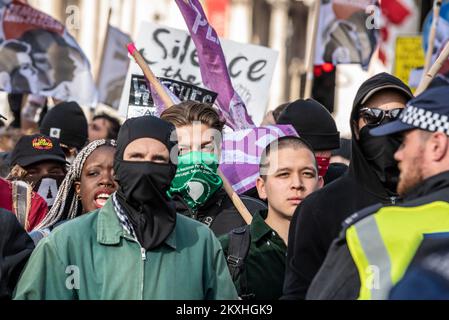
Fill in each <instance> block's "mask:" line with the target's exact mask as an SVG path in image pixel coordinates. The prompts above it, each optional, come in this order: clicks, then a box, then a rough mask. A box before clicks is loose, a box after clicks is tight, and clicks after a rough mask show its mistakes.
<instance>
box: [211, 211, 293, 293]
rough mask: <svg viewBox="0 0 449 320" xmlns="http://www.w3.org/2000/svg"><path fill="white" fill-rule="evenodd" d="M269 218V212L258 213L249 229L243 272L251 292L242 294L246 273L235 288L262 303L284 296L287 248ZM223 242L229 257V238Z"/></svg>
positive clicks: (237, 281)
mask: <svg viewBox="0 0 449 320" xmlns="http://www.w3.org/2000/svg"><path fill="white" fill-rule="evenodd" d="M266 215H267V212H266V211H265V210H264V211H259V212H258V213H255V214H254V216H253V220H252V222H251V225H250V229H249V230H250V235H251V243H250V246H249V252H248V255H247V256H246V258H245V260H244V269H243V271H242V273H244V274H245V276H246V283H247V292H241V286H240V281H241V275H242V273H241V274H240V275H239V276H238V277H237V279H236V280H235V281H234V284H235V286H236V288H237V291H238V292H239V294H253V295H254V299H258V300H276V299H279V298H280V297H281V296H282V287H283V284H284V274H285V260H286V254H287V246H286V245H285V243H284V240H282V239H281V237H279V235H278V234H277V232H276V231H274V230H273V229H271V228H270V227H269V226H268V225H267V224H266V223H265V220H264V219H265V218H266ZM219 240H220V242H221V245H222V247H223V251H224V253H225V255H226V256H227V255H228V248H229V234H226V235H223V236H221V237H219Z"/></svg>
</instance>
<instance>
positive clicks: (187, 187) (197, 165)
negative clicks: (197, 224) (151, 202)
mask: <svg viewBox="0 0 449 320" xmlns="http://www.w3.org/2000/svg"><path fill="white" fill-rule="evenodd" d="M217 168H218V159H217V157H216V156H215V154H212V153H205V152H198V151H193V152H189V153H187V154H185V155H182V156H179V157H178V169H177V170H176V175H175V178H174V179H173V180H172V182H171V186H170V190H168V192H167V194H168V196H169V197H172V196H173V195H174V194H176V193H177V194H180V195H181V196H182V197H183V199H184V200H185V201H186V202H187V204H188V205H189V207H190V208H192V209H193V210H196V209H198V208H199V207H201V206H202V205H203V204H204V203H206V201H207V200H208V199H210V197H211V196H212V195H213V194H214V193H215V192H216V191H217V190H218V189H220V188H221V186H222V185H223V181H222V180H221V178H220V176H219V175H218V174H217Z"/></svg>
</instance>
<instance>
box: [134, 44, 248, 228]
mask: <svg viewBox="0 0 449 320" xmlns="http://www.w3.org/2000/svg"><path fill="white" fill-rule="evenodd" d="M127 48H128V52H129V53H130V54H131V55H132V56H133V57H134V59H135V61H136V63H137V64H138V65H139V67H140V68H141V69H142V71H143V74H144V75H145V77H146V78H147V79H148V81H149V82H150V83H151V84H152V85H153V86H154V89H155V90H156V93H157V94H158V95H159V97H160V98H161V99H162V102H163V103H164V106H165V108H169V107H171V106H172V105H173V104H174V103H173V101H172V100H171V98H170V96H169V95H168V94H167V92H166V91H165V90H164V88H163V87H162V85H161V83H160V82H159V80H158V79H157V78H156V76H155V75H154V73H153V71H151V69H150V67H149V66H148V64H147V63H146V62H145V60H144V59H143V57H142V55H141V54H140V52H139V51H138V50H137V49H136V47H135V45H134V44H133V43H130V44H128V46H127ZM218 175H219V176H220V178H221V179H222V180H223V187H224V189H225V191H226V193H227V194H228V196H229V198H230V199H231V200H232V203H233V204H234V206H235V208H236V209H237V211H238V212H239V213H240V215H241V216H242V218H243V220H245V222H246V223H247V224H250V223H251V221H252V215H251V213H250V212H249V211H248V208H246V206H245V204H244V203H243V201H242V199H240V197H239V196H238V194H237V193H236V192H235V191H234V189H233V188H232V186H231V184H230V183H229V181H228V179H227V178H226V177H225V175H224V174H223V172H222V171H221V170H220V168H219V169H218Z"/></svg>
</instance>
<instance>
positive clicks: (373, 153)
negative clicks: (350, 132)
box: [360, 126, 402, 194]
mask: <svg viewBox="0 0 449 320" xmlns="http://www.w3.org/2000/svg"><path fill="white" fill-rule="evenodd" d="M370 129H371V127H369V126H365V127H363V128H362V129H361V130H360V148H361V149H362V152H363V154H364V156H365V159H366V160H368V162H369V164H370V166H371V168H372V169H373V170H374V172H375V174H376V176H377V177H378V178H379V180H380V182H381V183H382V185H383V186H384V187H385V188H386V189H387V190H388V191H389V192H390V193H391V194H396V187H397V185H398V181H399V168H398V165H397V164H398V163H397V161H396V160H395V159H394V153H395V152H396V150H398V148H399V146H400V145H401V143H402V139H401V136H400V135H391V136H381V137H375V136H372V135H370V134H369V130H370Z"/></svg>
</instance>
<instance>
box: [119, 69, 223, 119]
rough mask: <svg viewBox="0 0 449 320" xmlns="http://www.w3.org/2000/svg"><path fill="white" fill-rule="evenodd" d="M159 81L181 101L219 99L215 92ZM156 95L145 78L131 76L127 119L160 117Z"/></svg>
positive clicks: (160, 79)
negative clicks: (147, 116) (148, 116)
mask: <svg viewBox="0 0 449 320" xmlns="http://www.w3.org/2000/svg"><path fill="white" fill-rule="evenodd" d="M159 81H160V82H161V84H163V85H164V86H165V87H166V88H167V89H169V90H170V91H171V92H172V93H173V94H174V96H175V97H177V98H178V99H179V100H180V101H186V100H192V101H197V102H206V103H214V102H215V99H216V98H217V94H216V93H215V92H212V91H209V90H207V89H203V88H200V87H198V86H195V85H193V84H190V83H185V82H181V81H176V80H172V79H167V78H159ZM154 94H155V93H153V92H151V90H150V89H149V88H148V83H147V81H146V80H145V77H144V76H141V75H137V74H133V75H131V86H130V90H129V101H128V106H129V107H128V113H127V118H133V117H139V116H144V115H152V116H159V111H158V108H157V107H156V106H155V97H154V96H153V95H154Z"/></svg>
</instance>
